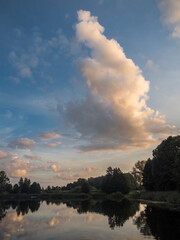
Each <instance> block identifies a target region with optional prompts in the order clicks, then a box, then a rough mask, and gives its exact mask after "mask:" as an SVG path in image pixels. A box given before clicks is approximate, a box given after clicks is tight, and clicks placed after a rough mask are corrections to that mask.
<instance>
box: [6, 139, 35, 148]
mask: <svg viewBox="0 0 180 240" xmlns="http://www.w3.org/2000/svg"><path fill="white" fill-rule="evenodd" d="M36 144H37V143H36V142H35V141H34V140H33V139H30V138H19V139H15V140H12V141H10V142H9V143H8V147H10V148H19V149H30V150H32V149H33V148H34V147H35V145H36Z"/></svg>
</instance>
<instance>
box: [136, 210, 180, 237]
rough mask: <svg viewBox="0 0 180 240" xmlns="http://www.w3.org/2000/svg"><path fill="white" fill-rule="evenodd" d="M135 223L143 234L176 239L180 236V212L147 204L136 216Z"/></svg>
mask: <svg viewBox="0 0 180 240" xmlns="http://www.w3.org/2000/svg"><path fill="white" fill-rule="evenodd" d="M134 224H136V225H137V228H138V229H139V230H140V232H141V233H142V234H144V235H145V236H149V235H153V236H154V237H155V239H158V240H159V239H160V240H169V239H174V240H175V239H178V238H179V236H180V229H179V226H180V212H176V211H170V210H166V209H161V208H158V207H150V206H147V207H146V208H145V210H144V211H142V212H140V215H139V216H138V217H136V218H134Z"/></svg>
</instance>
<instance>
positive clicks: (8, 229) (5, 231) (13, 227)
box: [0, 211, 27, 240]
mask: <svg viewBox="0 0 180 240" xmlns="http://www.w3.org/2000/svg"><path fill="white" fill-rule="evenodd" d="M25 225H27V221H25V220H24V218H23V216H22V215H19V216H18V215H17V213H16V212H14V211H10V212H8V213H7V215H6V217H5V218H4V219H3V220H2V222H1V223H0V239H3V240H9V239H10V238H11V236H12V235H13V234H15V233H17V232H22V231H24V227H25Z"/></svg>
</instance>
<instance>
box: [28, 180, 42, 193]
mask: <svg viewBox="0 0 180 240" xmlns="http://www.w3.org/2000/svg"><path fill="white" fill-rule="evenodd" d="M29 192H30V193H40V192H41V186H40V184H39V183H36V182H33V183H32V184H31V186H30V189H29Z"/></svg>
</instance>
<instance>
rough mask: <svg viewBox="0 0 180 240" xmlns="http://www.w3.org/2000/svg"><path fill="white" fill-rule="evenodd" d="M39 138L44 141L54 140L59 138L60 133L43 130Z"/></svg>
mask: <svg viewBox="0 0 180 240" xmlns="http://www.w3.org/2000/svg"><path fill="white" fill-rule="evenodd" d="M39 138H40V139H41V140H42V141H48V140H53V139H59V138H60V135H59V134H58V133H56V132H41V133H40V134H39Z"/></svg>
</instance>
